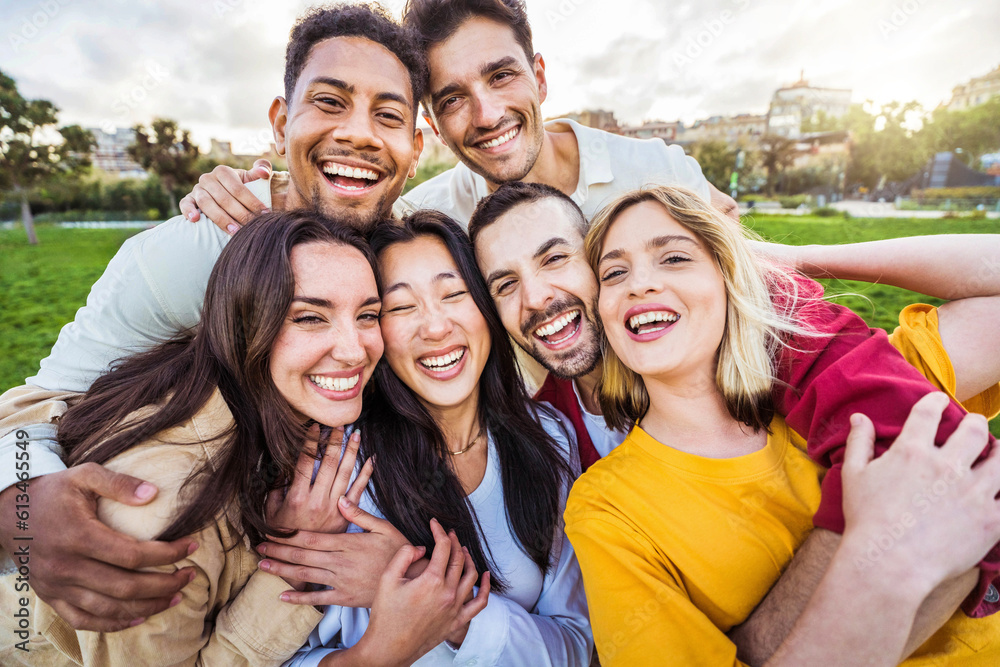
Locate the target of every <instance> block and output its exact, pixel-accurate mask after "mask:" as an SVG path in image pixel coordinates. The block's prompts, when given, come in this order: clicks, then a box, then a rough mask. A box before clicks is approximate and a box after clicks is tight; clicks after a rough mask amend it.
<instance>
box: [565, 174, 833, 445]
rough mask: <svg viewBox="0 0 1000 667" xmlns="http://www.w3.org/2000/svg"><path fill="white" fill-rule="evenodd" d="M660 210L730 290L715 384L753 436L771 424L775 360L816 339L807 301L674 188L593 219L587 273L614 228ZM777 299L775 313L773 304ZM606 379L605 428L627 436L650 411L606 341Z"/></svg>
mask: <svg viewBox="0 0 1000 667" xmlns="http://www.w3.org/2000/svg"><path fill="white" fill-rule="evenodd" d="M647 201H649V202H656V203H658V204H660V205H661V206H663V208H664V209H665V210H666V212H667V213H668V214H669V215H670V216H671V217H672V218H673V219H674V220H676V221H677V222H678V223H680V224H681V225H683V226H684V227H686V228H687V229H689V230H690V231H692V232H693V233H694V234H696V235H697V236H698V238H699V239H701V241H702V242H703V243H704V244H705V246H706V248H707V250H708V252H709V253H710V254H711V255H712V257H714V259H715V261H716V264H717V265H718V267H719V269H720V272H721V274H722V278H723V281H724V284H725V290H726V301H727V303H726V325H725V332H724V334H723V337H722V342H721V344H720V345H719V350H718V357H717V359H718V362H717V366H716V372H715V381H716V385H717V386H718V388H719V390H720V391H721V392H722V395H723V398H724V400H725V403H726V407H727V409H728V410H729V413H730V414H731V415H732V416H733V418H734V419H736V420H738V421H740V422H742V423H744V424H747V425H748V426H750V427H752V428H753V429H755V430H759V429H761V428H767V427H768V425H769V424H770V422H771V419H772V418H773V416H774V403H773V399H772V396H771V390H772V388H773V387H774V384H775V382H776V381H777V378H776V373H775V366H776V359H777V353H778V351H779V350H780V349H781V347H782V346H783V345H785V344H786V343H785V341H786V340H787V338H788V337H789V336H791V335H807V336H815V335H817V334H816V333H815V332H813V331H811V330H810V329H808V328H807V327H806V326H804V325H803V324H802V323H801V322H799V321H797V319H796V314H797V313H801V310H802V306H803V298H802V297H801V296H800V295H799V294H798V290H797V285H796V283H795V281H794V280H792V278H791V277H790V276H789V275H788V273H786V272H785V271H783V270H781V269H779V268H778V267H775V266H771V265H768V264H765V263H763V262H762V261H761V260H759V259H758V258H757V257H756V256H755V255H754V253H753V250H752V249H751V247H750V244H749V243H748V241H749V239H750V238H753V237H754V235H753V233H752V232H750V231H749V230H747V229H746V228H745V227H743V226H742V225H739V224H736V223H734V222H733V221H732V220H729V219H728V218H726V217H724V216H723V215H722V213H720V212H719V211H717V210H715V209H714V208H712V207H711V206H710V205H709V204H707V203H706V202H704V201H703V200H702V199H701V198H700V197H699V196H698V195H696V194H695V193H693V192H691V191H690V190H686V189H684V188H677V187H665V186H658V187H646V188H641V189H638V190H633V191H631V192H628V193H626V194H624V195H622V196H620V197H619V198H618V199H616V200H614V201H613V202H611V203H610V204H608V205H607V206H605V207H604V208H603V209H601V211H600V212H599V213H598V214H597V215H596V216H595V217H594V220H593V223H592V225H591V228H590V231H589V232H588V234H587V238H586V240H585V249H586V253H587V258H588V260H589V261H590V266H591V268H592V269H593V270H594V272H595V274H596V273H597V268H598V266H597V265H598V262H599V261H600V256H601V250H602V246H603V245H604V240H605V238H606V237H607V235H608V232H609V231H610V229H611V227H612V225H614V223H615V220H617V219H618V217H619V216H620V215H621V214H622V213H624V212H625V211H626V210H627V209H629V208H631V207H632V206H635V205H636V204H640V203H642V202H647ZM773 295H775V296H778V297H779V299H778V301H779V302H780V305H776V304H775V301H774V300H773V299H772V296H773ZM601 350H602V352H603V358H604V361H603V363H604V375H603V379H602V380H601V385H600V401H601V408H602V410H603V412H604V419H605V421H606V422H607V423H608V426H610V427H611V428H614V429H617V430H625V429H628V428H631V426H632V425H633V424H634V423H635V422H636V421H637V420H639V419H641V418H642V417H643V416H644V415H645V414H646V411H647V410H648V409H649V394H648V393H647V392H646V387H645V384H644V383H643V380H642V377H640V376H639V374H638V373H636V372H634V371H633V370H631V369H630V368H628V367H627V366H625V364H624V363H622V361H621V359H620V358H619V357H618V355H617V354H616V353H615V351H614V350H613V349H612V348H611V346H610V344H609V343H608V338H607V336H606V335H603V334H602V337H601Z"/></svg>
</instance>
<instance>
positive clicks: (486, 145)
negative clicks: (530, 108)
mask: <svg viewBox="0 0 1000 667" xmlns="http://www.w3.org/2000/svg"><path fill="white" fill-rule="evenodd" d="M520 133H521V126H520V125H515V126H514V127H512V128H510V129H509V130H507V131H506V132H504V133H503V134H501V135H500V136H498V137H494V138H493V139H490V140H488V141H481V142H479V143H478V144H476V148H478V149H480V150H492V149H495V148H501V147H503V146H506V145H507V144H508V143H510V142H511V141H513V140H514V138H515V137H517V135H518V134H520Z"/></svg>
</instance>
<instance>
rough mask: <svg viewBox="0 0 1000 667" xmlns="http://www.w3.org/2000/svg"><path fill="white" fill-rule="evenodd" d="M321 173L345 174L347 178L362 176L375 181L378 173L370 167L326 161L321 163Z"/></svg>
mask: <svg viewBox="0 0 1000 667" xmlns="http://www.w3.org/2000/svg"><path fill="white" fill-rule="evenodd" d="M323 173H325V174H329V175H331V176H346V177H348V178H363V179H365V180H366V181H377V180H378V174H376V173H375V172H374V171H372V170H371V169H361V168H360V167H348V166H347V165H343V164H336V163H334V162H327V163H326V164H324V165H323Z"/></svg>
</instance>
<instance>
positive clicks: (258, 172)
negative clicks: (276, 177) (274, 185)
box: [243, 158, 272, 183]
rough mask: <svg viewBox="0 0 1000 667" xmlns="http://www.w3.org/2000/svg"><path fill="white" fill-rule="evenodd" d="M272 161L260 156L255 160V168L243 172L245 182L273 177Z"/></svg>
mask: <svg viewBox="0 0 1000 667" xmlns="http://www.w3.org/2000/svg"><path fill="white" fill-rule="evenodd" d="M271 171H272V169H271V161H270V160H267V159H265V158H259V159H257V160H255V161H254V163H253V168H252V169H251V170H250V171H248V172H245V173H244V174H243V177H244V180H243V182H244V183H249V182H250V181H255V180H257V179H260V178H271Z"/></svg>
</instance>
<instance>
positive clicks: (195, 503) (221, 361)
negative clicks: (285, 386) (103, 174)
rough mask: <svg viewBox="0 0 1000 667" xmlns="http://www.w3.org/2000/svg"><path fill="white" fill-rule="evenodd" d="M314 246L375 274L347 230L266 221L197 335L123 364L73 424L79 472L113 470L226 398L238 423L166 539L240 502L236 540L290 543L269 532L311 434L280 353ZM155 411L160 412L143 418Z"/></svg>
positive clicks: (218, 281) (304, 217) (216, 272)
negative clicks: (295, 264)
mask: <svg viewBox="0 0 1000 667" xmlns="http://www.w3.org/2000/svg"><path fill="white" fill-rule="evenodd" d="M315 242H326V243H334V244H338V245H346V246H351V247H354V248H356V249H357V250H358V251H359V252H361V254H362V255H364V257H365V259H367V260H368V263H369V265H370V266H371V267H372V270H373V271H375V262H374V257H373V256H372V254H371V250H370V249H369V248H368V246H367V244H366V243H365V241H364V239H363V238H362V237H361V235H360V234H359V233H358V232H357V231H355V230H353V229H351V228H350V227H347V226H346V225H343V224H340V223H337V222H334V221H330V220H326V219H324V218H322V216H320V215H319V214H317V213H315V212H302V211H296V212H287V213H269V214H264V215H261V216H258V217H257V218H256V219H255V220H254V221H253V222H251V223H250V224H249V225H247V226H246V228H245V229H243V230H242V231H240V233H239V234H237V235H236V236H234V237H233V239H232V240H231V241H230V242H229V244H228V245H227V246H226V247H225V249H224V250H223V251H222V255H221V256H220V257H219V259H218V261H217V262H216V264H215V268H214V269H213V270H212V274H211V277H210V278H209V280H208V289H207V292H206V294H205V304H204V307H203V310H202V317H201V322H200V323H199V324H198V326H197V327H195V328H194V330H193V331H189V332H185V333H182V334H181V335H179V336H178V337H177V338H175V339H174V340H171V341H168V342H165V343H163V344H161V345H158V346H157V347H154V348H153V349H151V350H149V351H147V352H143V353H140V354H137V355H135V356H132V357H128V358H126V359H124V360H122V361H120V362H119V363H117V364H116V365H115V366H114V367H113V368H112V370H110V371H109V372H108V373H106V374H104V375H102V376H101V377H100V378H98V379H97V380H96V381H95V382H94V384H93V386H92V387H91V388H90V391H88V392H87V394H86V396H85V397H84V398H83V400H82V401H81V402H80V403H79V404H77V405H76V406H74V407H73V408H71V409H70V410H69V411H68V412H67V413H66V415H65V416H64V417H63V419H62V423H61V425H60V428H59V441H60V444H61V445H62V447H63V451H64V452H65V455H66V456H67V459H68V462H69V464H70V465H75V464H79V463H85V462H91V461H92V462H95V463H106V462H107V461H109V460H111V459H112V458H114V457H115V456H117V455H119V454H121V453H122V452H125V451H126V450H128V449H130V448H132V447H134V446H136V445H138V444H140V443H141V442H143V441H144V440H147V439H148V438H150V437H152V436H154V435H155V434H157V433H159V432H161V431H164V430H166V429H169V428H172V427H175V426H178V425H180V424H183V423H185V422H186V421H188V420H189V419H191V418H192V417H194V415H195V414H197V413H198V411H199V410H200V409H201V408H202V407H203V406H204V405H205V403H206V401H208V399H209V398H210V397H211V396H212V394H213V392H214V391H215V389H216V388H218V389H219V391H220V392H221V394H222V397H223V399H224V400H225V402H226V405H227V406H228V407H229V410H230V412H232V415H233V420H234V423H233V425H232V426H231V427H230V428H229V429H228V430H226V431H225V432H223V433H221V434H219V435H218V436H217V437H216V441H217V442H218V447H219V454H218V456H217V458H216V459H215V460H214V461H213V465H212V467H209V466H208V464H206V465H204V466H202V467H201V468H200V469H198V470H196V471H193V472H192V473H191V475H190V476H189V477H188V479H187V481H186V482H185V487H191V491H192V492H193V495H192V494H191V493H189V494H188V495H187V496H186V497H187V498H190V500H189V501H188V502H186V503H185V505H184V507H183V509H181V510H180V512H179V514H178V515H177V516H176V517H175V518H174V520H173V522H172V523H171V524H170V525H169V526H168V527H167V528H166V529H165V530H164V531H163V533H161V534H160V536H159V539H163V540H172V539H176V538H178V537H183V536H185V535H190V534H192V533H194V532H197V531H198V530H200V529H201V528H203V527H204V526H206V525H208V524H209V523H210V522H211V521H213V520H214V519H215V517H216V516H218V515H219V513H220V512H222V511H225V510H226V509H228V508H229V507H231V506H232V504H233V503H235V504H236V506H237V507H238V513H239V517H240V524H239V526H238V527H237V529H238V530H239V531H240V533H241V535H242V536H246V537H249V538H250V539H251V540H252V541H253V543H256V542H259V541H262V540H263V539H264V535H266V534H267V533H269V532H270V533H272V534H276V533H277V534H287V533H282V532H281V531H279V530H277V529H275V528H272V527H270V526H268V524H267V521H266V519H265V515H264V501H265V498H266V495H267V492H268V491H270V490H271V489H274V488H279V487H281V486H284V485H285V484H287V483H288V482H289V481H290V480H291V479H292V476H293V474H294V470H295V461H296V458H297V457H298V454H299V451H300V449H301V447H302V441H303V438H304V436H305V426H304V425H303V424H302V423H300V422H299V421H298V420H297V419H296V418H295V416H294V415H293V413H292V410H291V408H290V406H289V405H288V402H287V401H286V400H285V399H284V398H283V397H282V396H281V394H280V393H279V391H278V389H277V387H275V385H274V382H273V381H272V379H271V372H270V359H271V348H272V346H273V343H274V340H275V338H276V337H277V335H278V332H279V331H280V329H281V326H282V322H283V321H284V319H285V317H286V316H287V315H288V309H289V306H290V305H291V302H292V298H293V296H294V288H295V276H294V275H293V273H292V264H291V252H292V248H294V247H295V246H297V245H300V244H304V243H315ZM331 279H332V278H331ZM146 406H155V409H153V410H149V411H146V412H145V413H140V414H139V415H136V414H134V413H135V412H136V411H137V410H139V409H141V408H144V407H146ZM130 415H131V417H129V416H130ZM126 419H128V421H127V423H123V422H125V420H126ZM209 475H210V476H211V479H209ZM195 481H197V482H198V484H197V487H198V488H197V490H195V489H194V488H193V487H192V482H195Z"/></svg>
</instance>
